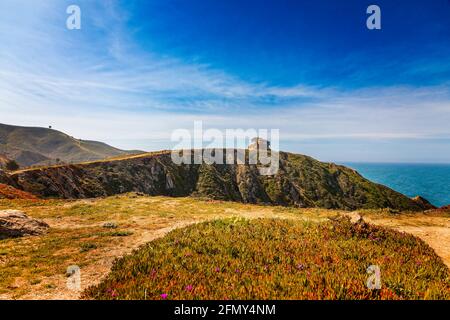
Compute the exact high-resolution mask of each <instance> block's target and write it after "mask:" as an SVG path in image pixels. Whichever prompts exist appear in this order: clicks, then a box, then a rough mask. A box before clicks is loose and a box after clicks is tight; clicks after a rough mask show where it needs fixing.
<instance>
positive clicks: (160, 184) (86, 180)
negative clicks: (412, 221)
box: [7, 152, 425, 210]
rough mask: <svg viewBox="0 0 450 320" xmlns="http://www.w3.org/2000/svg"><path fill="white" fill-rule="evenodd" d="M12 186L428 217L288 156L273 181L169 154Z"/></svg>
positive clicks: (377, 190) (354, 178)
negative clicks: (384, 211)
mask: <svg viewBox="0 0 450 320" xmlns="http://www.w3.org/2000/svg"><path fill="white" fill-rule="evenodd" d="M7 180H9V181H10V182H9V183H10V184H11V185H13V186H15V187H16V188H19V189H21V190H24V191H27V192H30V193H33V194H35V195H38V196H42V197H59V198H91V197H102V196H110V195H114V194H119V193H124V192H142V193H145V194H149V195H166V196H189V195H194V196H200V197H207V198H212V199H218V200H231V201H239V202H244V203H265V204H275V205H283V206H296V207H321V208H334V209H348V210H356V209H362V208H393V209H398V210H423V209H425V207H424V205H423V204H422V203H418V202H415V201H413V200H412V199H409V198H408V197H406V196H404V195H402V194H400V193H398V192H395V191H393V190H391V189H389V188H387V187H385V186H382V185H379V184H375V183H372V182H370V181H369V180H367V179H365V178H364V177H362V176H361V175H359V174H358V173H357V172H356V171H354V170H352V169H349V168H346V167H344V166H339V165H335V164H332V163H323V162H319V161H317V160H314V159H313V158H310V157H307V156H304V155H297V154H291V153H284V152H280V167H279V170H278V172H277V173H276V174H275V175H273V176H262V175H261V174H260V172H259V170H258V166H257V165H249V164H245V165H238V164H231V165H230V164H224V165H218V164H213V165H207V164H201V165H195V164H183V165H176V164H174V163H173V162H172V159H171V155H170V152H160V153H154V154H147V155H142V156H138V157H130V158H128V159H125V160H118V161H103V162H94V163H90V164H79V165H66V166H59V167H49V168H44V169H35V170H28V171H22V172H18V173H15V174H14V175H11V176H9V177H8V178H7Z"/></svg>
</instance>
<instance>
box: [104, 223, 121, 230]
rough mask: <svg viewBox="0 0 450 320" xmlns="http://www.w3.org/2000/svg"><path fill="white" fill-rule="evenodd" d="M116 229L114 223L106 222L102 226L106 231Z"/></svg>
mask: <svg viewBox="0 0 450 320" xmlns="http://www.w3.org/2000/svg"><path fill="white" fill-rule="evenodd" d="M117 227H118V226H117V224H116V223H114V222H106V223H104V224H103V228H106V229H117Z"/></svg>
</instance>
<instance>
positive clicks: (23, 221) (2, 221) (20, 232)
mask: <svg viewBox="0 0 450 320" xmlns="http://www.w3.org/2000/svg"><path fill="white" fill-rule="evenodd" d="M48 228H49V226H48V224H46V223H45V222H43V221H40V220H36V219H33V218H30V217H28V216H27V215H26V214H25V213H23V212H22V211H18V210H2V211H0V239H6V238H17V237H23V236H35V235H41V234H43V233H44V232H45V231H47V229H48Z"/></svg>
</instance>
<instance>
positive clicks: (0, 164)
mask: <svg viewBox="0 0 450 320" xmlns="http://www.w3.org/2000/svg"><path fill="white" fill-rule="evenodd" d="M9 161H10V159H8V158H7V157H6V156H5V155H3V154H0V169H2V168H5V167H6V164H7V163H8V162H9Z"/></svg>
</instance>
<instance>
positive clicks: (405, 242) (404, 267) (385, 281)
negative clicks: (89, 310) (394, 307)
mask: <svg viewBox="0 0 450 320" xmlns="http://www.w3.org/2000/svg"><path fill="white" fill-rule="evenodd" d="M370 265H377V266H379V268H380V270H381V283H382V287H381V289H379V290H373V289H369V288H368V286H367V280H368V277H369V274H368V273H367V268H368V267H369V266H370ZM83 297H84V298H85V299H114V300H116V299H188V300H190V299H221V300H222V299H450V274H449V270H448V268H447V267H446V266H445V264H444V263H443V262H442V260H441V258H440V257H438V256H437V255H436V254H435V253H434V251H433V250H432V249H431V248H430V247H429V246H428V245H427V244H426V243H424V242H423V241H421V240H420V239H418V238H415V237H414V236H412V235H409V234H405V233H400V232H397V231H393V230H390V229H386V228H382V227H377V226H373V225H370V224H367V223H364V222H360V223H357V224H352V223H351V222H350V221H349V220H347V219H337V220H333V221H330V222H327V223H322V224H318V223H308V222H300V221H292V220H281V219H259V220H251V221H249V220H231V219H230V220H216V221H212V222H206V223H202V224H198V225H193V226H190V227H187V228H184V229H178V230H175V231H172V232H171V233H169V234H168V235H167V236H166V237H164V238H162V239H158V240H155V241H153V242H151V243H149V244H147V245H146V246H143V247H142V248H141V249H139V250H137V251H135V252H134V253H133V254H131V255H129V256H126V257H124V258H121V259H119V260H117V261H116V262H115V264H114V266H113V268H112V271H111V273H110V274H109V276H108V277H107V278H106V279H105V280H104V281H102V282H101V283H100V284H99V285H97V286H93V287H91V288H88V289H87V290H86V291H85V292H84V294H83Z"/></svg>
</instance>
